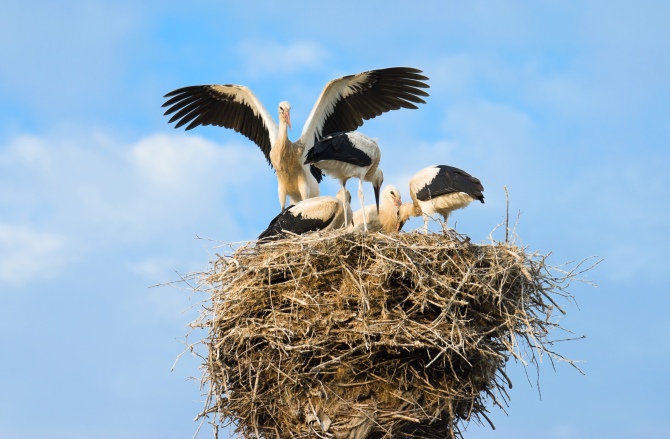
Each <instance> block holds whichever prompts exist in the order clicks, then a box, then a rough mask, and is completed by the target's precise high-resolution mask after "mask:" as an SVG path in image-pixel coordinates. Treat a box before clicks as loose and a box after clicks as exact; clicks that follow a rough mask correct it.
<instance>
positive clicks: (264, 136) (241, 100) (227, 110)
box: [163, 67, 428, 209]
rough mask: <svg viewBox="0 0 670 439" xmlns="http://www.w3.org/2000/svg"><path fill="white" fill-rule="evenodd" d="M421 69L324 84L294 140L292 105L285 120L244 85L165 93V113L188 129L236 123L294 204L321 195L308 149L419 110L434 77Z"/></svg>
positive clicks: (282, 109) (284, 105)
mask: <svg viewBox="0 0 670 439" xmlns="http://www.w3.org/2000/svg"><path fill="white" fill-rule="evenodd" d="M421 73H422V72H421V70H418V69H414V68H410V67H392V68H387V69H379V70H370V71H366V72H362V73H358V74H356V75H349V76H344V77H341V78H337V79H334V80H332V81H330V82H328V84H326V86H325V87H324V89H323V91H322V92H321V95H320V96H319V98H318V99H317V101H316V103H315V104H314V107H313V108H312V111H311V113H310V114H309V117H308V118H307V121H306V122H305V125H304V128H303V130H302V134H301V135H300V138H299V139H298V141H296V142H291V141H290V140H289V139H288V128H290V127H291V115H290V111H291V105H290V104H289V103H288V102H286V101H283V102H281V103H280V104H279V125H277V123H276V122H275V121H274V119H273V118H272V116H271V115H270V113H269V112H268V111H267V110H266V108H265V107H264V106H263V104H262V103H261V102H260V100H259V99H258V98H257V97H256V96H255V95H254V94H253V93H252V92H251V90H249V89H248V88H247V87H245V86H242V85H196V86H189V87H183V88H179V89H177V90H174V91H172V92H170V93H168V94H166V95H165V97H166V98H170V99H168V100H167V101H166V102H165V103H164V104H163V107H169V108H168V109H167V110H166V111H165V115H170V114H173V113H174V114H173V116H172V117H171V119H170V121H169V122H170V123H172V122H177V123H176V125H175V128H179V127H181V126H184V125H186V130H190V129H192V128H195V127H196V126H198V125H216V126H221V127H225V128H231V129H234V130H235V131H237V132H239V133H241V134H243V135H244V136H246V137H247V138H249V139H250V140H252V141H253V142H254V143H256V144H257V145H258V146H259V147H260V149H261V151H263V154H265V158H266V159H267V160H268V162H269V163H270V166H272V167H273V168H274V170H275V171H276V173H277V180H278V195H279V203H280V205H281V207H282V209H283V208H284V206H285V203H286V196H287V195H288V196H289V197H290V198H291V202H292V203H297V202H299V201H301V200H304V199H306V198H309V197H313V196H317V195H319V186H318V182H319V181H321V178H322V175H321V172H320V171H319V170H318V169H316V168H313V167H309V166H307V165H305V164H304V158H305V152H306V151H307V150H309V149H310V148H311V147H312V146H313V145H314V142H315V141H316V140H317V139H319V138H321V136H322V135H323V134H324V133H326V134H327V133H333V132H336V131H351V130H355V129H357V128H358V127H360V126H361V125H363V121H365V120H368V119H372V118H374V117H376V116H379V115H381V114H382V113H385V112H387V111H390V110H397V109H400V108H410V109H416V108H417V106H416V105H415V104H419V103H421V104H423V103H425V101H424V100H423V99H422V98H421V96H428V93H426V92H425V91H424V90H422V89H423V88H427V87H428V85H427V84H426V83H425V82H424V81H426V80H428V78H427V77H426V76H423V75H421Z"/></svg>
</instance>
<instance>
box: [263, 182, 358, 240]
mask: <svg viewBox="0 0 670 439" xmlns="http://www.w3.org/2000/svg"><path fill="white" fill-rule="evenodd" d="M350 201H351V194H350V193H349V191H348V190H346V189H340V190H339V191H338V192H337V196H336V197H329V196H321V197H312V198H308V199H306V200H302V201H301V202H299V203H297V204H295V205H293V206H289V207H287V208H286V209H284V210H282V212H281V213H280V214H279V215H277V216H276V217H274V219H273V220H272V221H270V225H269V226H268V228H267V229H265V230H264V231H263V233H261V234H260V235H259V236H258V239H259V240H261V239H262V240H266V241H267V240H276V239H279V238H281V237H282V236H284V235H285V234H286V232H291V233H295V234H296V235H302V234H304V233H308V232H315V231H318V230H333V229H338V228H340V227H343V226H344V225H345V219H344V215H345V212H346V209H347V207H346V206H347V205H349V204H350ZM349 209H351V208H349ZM351 215H352V214H351V210H350V212H349V218H351Z"/></svg>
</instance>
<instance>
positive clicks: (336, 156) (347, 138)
mask: <svg viewBox="0 0 670 439" xmlns="http://www.w3.org/2000/svg"><path fill="white" fill-rule="evenodd" d="M381 156H382V154H381V151H380V150H379V146H377V141H376V140H375V139H372V138H370V137H368V136H366V135H365V134H362V133H359V132H358V131H349V132H338V133H333V134H329V135H327V136H325V137H323V138H322V139H320V140H319V141H318V142H316V143H315V144H314V147H312V148H311V149H310V150H309V151H307V157H306V159H305V164H313V165H314V166H316V167H318V168H320V169H321V170H322V171H323V172H325V173H326V174H327V175H329V176H331V177H333V178H337V179H338V180H340V184H342V187H343V188H344V187H345V186H346V184H347V180H349V179H350V178H352V177H355V178H358V200H359V201H360V203H361V209H363V207H364V206H365V198H364V196H363V180H365V181H369V182H371V183H372V187H373V188H374V191H375V204H376V205H377V213H379V188H380V187H381V185H382V182H383V181H384V174H383V173H382V170H381V169H379V161H380V159H381ZM363 229H364V230H365V231H366V232H367V231H368V226H367V218H366V214H365V210H363Z"/></svg>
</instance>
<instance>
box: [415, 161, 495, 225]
mask: <svg viewBox="0 0 670 439" xmlns="http://www.w3.org/2000/svg"><path fill="white" fill-rule="evenodd" d="M483 191H484V186H482V183H481V181H479V179H478V178H476V177H473V176H472V175H470V174H468V173H467V172H465V171H463V170H462V169H458V168H454V167H453V166H447V165H437V166H429V167H427V168H424V169H422V170H421V171H419V172H417V173H416V174H415V175H414V177H412V179H411V180H410V181H409V193H410V195H411V197H412V200H413V201H414V214H413V215H412V216H419V215H423V230H424V233H428V218H429V216H430V215H432V214H434V213H439V214H440V215H442V216H443V217H444V226H445V227H446V225H447V218H448V217H449V214H450V213H451V212H453V211H454V210H456V209H462V208H464V207H465V206H467V205H468V204H470V203H471V202H472V201H474V200H479V201H481V202H482V203H483V202H484V194H483V193H482V192H483ZM403 210H404V209H403ZM405 213H407V211H405Z"/></svg>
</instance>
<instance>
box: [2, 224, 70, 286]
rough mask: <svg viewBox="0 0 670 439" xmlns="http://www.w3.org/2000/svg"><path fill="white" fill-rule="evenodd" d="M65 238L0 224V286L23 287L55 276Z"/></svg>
mask: <svg viewBox="0 0 670 439" xmlns="http://www.w3.org/2000/svg"><path fill="white" fill-rule="evenodd" d="M66 245H67V238H66V237H64V236H61V235H58V234H56V233H50V232H41V231H36V230H32V229H30V228H28V227H24V226H18V225H9V224H0V284H1V283H5V284H10V285H24V284H27V283H29V282H30V281H33V280H42V279H45V278H49V277H51V276H53V275H54V274H56V273H57V272H58V271H59V270H60V269H61V268H62V266H63V265H65V261H64V256H65V255H64V253H65V252H64V250H65V247H66Z"/></svg>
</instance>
